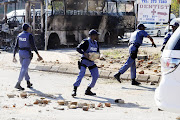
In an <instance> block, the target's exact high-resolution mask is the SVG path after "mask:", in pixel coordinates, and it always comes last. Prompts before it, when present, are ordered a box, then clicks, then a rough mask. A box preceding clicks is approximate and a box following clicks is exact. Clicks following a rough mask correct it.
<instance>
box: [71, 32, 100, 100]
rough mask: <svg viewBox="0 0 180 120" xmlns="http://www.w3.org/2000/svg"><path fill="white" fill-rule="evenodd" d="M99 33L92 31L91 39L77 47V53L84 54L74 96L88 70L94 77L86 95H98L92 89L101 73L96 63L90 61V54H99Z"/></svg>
mask: <svg viewBox="0 0 180 120" xmlns="http://www.w3.org/2000/svg"><path fill="white" fill-rule="evenodd" d="M98 35H99V33H98V32H97V31H96V30H94V29H92V30H90V31H89V37H88V38H87V39H84V40H83V41H82V42H81V43H80V44H79V45H78V47H77V51H78V52H79V53H80V54H82V58H81V62H79V68H80V72H79V76H78V77H77V79H76V82H75V83H74V90H73V92H72V96H73V97H74V96H76V91H77V88H78V87H79V85H80V83H81V80H82V78H83V77H84V75H85V72H86V68H89V70H90V72H91V76H92V81H91V83H90V84H89V86H88V88H87V90H86V91H85V95H96V93H93V92H91V88H93V87H94V86H95V84H96V81H97V79H98V77H99V72H98V68H97V66H96V64H95V63H94V61H91V60H89V53H92V52H96V53H99V52H100V51H99V44H98V42H97V41H96V40H97V39H98Z"/></svg>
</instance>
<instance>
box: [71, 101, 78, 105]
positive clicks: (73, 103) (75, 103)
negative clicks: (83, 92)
mask: <svg viewBox="0 0 180 120" xmlns="http://www.w3.org/2000/svg"><path fill="white" fill-rule="evenodd" d="M77 104H78V103H77V102H70V105H76V106H77Z"/></svg>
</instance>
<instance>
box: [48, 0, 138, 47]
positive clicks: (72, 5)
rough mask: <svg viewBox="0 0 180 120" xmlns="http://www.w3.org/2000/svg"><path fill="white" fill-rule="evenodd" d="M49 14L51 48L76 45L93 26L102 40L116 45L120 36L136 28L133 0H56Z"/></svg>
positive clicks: (53, 1)
mask: <svg viewBox="0 0 180 120" xmlns="http://www.w3.org/2000/svg"><path fill="white" fill-rule="evenodd" d="M51 7H52V14H51V15H50V16H49V17H48V31H47V36H48V49H54V48H58V47H60V45H76V44H78V43H79V42H80V41H81V40H82V39H84V38H85V37H87V36H88V31H89V30H90V29H96V30H98V31H99V32H100V33H101V34H100V35H99V42H100V43H105V44H116V43H117V41H118V36H121V37H123V36H124V33H125V32H128V31H132V30H134V22H135V13H134V2H133V1H121V0H114V1H112V0H111V1H110V0H52V1H51Z"/></svg>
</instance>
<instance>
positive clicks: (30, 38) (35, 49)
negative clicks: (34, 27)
mask: <svg viewBox="0 0 180 120" xmlns="http://www.w3.org/2000/svg"><path fill="white" fill-rule="evenodd" d="M29 42H30V44H31V48H32V50H34V51H35V52H36V54H38V51H37V48H36V45H35V43H34V38H33V36H32V34H30V35H29Z"/></svg>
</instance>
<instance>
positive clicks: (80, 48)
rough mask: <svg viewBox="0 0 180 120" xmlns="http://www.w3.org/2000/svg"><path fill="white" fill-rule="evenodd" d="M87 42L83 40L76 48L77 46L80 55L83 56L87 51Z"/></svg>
mask: <svg viewBox="0 0 180 120" xmlns="http://www.w3.org/2000/svg"><path fill="white" fill-rule="evenodd" d="M88 47H89V42H88V41H87V40H83V41H82V42H81V43H80V44H79V45H78V46H77V49H76V50H77V52H79V53H80V54H84V52H85V51H86V50H87V49H88Z"/></svg>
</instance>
